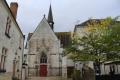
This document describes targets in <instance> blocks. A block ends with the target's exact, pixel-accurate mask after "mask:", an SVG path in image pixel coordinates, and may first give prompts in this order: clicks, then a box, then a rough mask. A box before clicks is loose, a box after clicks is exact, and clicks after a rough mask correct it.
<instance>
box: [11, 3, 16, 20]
mask: <svg viewBox="0 0 120 80" xmlns="http://www.w3.org/2000/svg"><path fill="white" fill-rule="evenodd" d="M10 10H11V12H12V14H13V16H14V18H15V19H16V16H17V10H18V3H17V2H11V3H10Z"/></svg>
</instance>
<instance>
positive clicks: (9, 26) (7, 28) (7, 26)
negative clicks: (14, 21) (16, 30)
mask: <svg viewBox="0 0 120 80" xmlns="http://www.w3.org/2000/svg"><path fill="white" fill-rule="evenodd" d="M10 28H11V19H10V18H9V16H8V17H7V23H6V30H5V35H6V36H7V37H8V38H10V34H9V32H10Z"/></svg>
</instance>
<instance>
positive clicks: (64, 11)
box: [7, 0, 120, 35]
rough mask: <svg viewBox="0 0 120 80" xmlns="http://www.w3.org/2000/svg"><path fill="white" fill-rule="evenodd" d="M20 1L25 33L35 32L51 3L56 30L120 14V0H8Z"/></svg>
mask: <svg viewBox="0 0 120 80" xmlns="http://www.w3.org/2000/svg"><path fill="white" fill-rule="evenodd" d="M7 2H8V4H10V2H18V4H19V8H18V14H17V22H18V24H19V26H20V28H21V30H22V31H23V33H24V34H26V35H27V34H28V33H29V32H33V31H34V30H35V29H36V27H37V25H38V24H39V23H40V21H41V20H42V18H43V15H44V14H45V15H46V18H47V16H48V11H49V6H50V3H51V5H52V11H53V18H54V23H55V24H54V31H55V32H65V31H73V29H74V26H75V25H76V24H79V23H82V22H84V21H86V20H88V19H90V18H97V19H101V18H106V17H110V16H111V17H116V16H119V15H120V0H7Z"/></svg>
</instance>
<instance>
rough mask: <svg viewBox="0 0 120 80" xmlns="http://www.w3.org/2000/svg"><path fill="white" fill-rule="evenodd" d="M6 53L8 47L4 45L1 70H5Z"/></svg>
mask: <svg viewBox="0 0 120 80" xmlns="http://www.w3.org/2000/svg"><path fill="white" fill-rule="evenodd" d="M6 54H7V49H6V48H4V47H3V49H2V55H1V65H0V70H2V71H3V72H4V71H5V63H6Z"/></svg>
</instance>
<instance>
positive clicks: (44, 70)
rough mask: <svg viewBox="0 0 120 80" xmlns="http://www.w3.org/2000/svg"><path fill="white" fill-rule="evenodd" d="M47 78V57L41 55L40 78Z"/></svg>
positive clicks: (43, 54)
mask: <svg viewBox="0 0 120 80" xmlns="http://www.w3.org/2000/svg"><path fill="white" fill-rule="evenodd" d="M46 76H47V55H46V54H45V53H42V55H41V57H40V77H46Z"/></svg>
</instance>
